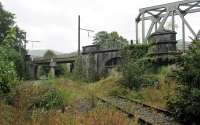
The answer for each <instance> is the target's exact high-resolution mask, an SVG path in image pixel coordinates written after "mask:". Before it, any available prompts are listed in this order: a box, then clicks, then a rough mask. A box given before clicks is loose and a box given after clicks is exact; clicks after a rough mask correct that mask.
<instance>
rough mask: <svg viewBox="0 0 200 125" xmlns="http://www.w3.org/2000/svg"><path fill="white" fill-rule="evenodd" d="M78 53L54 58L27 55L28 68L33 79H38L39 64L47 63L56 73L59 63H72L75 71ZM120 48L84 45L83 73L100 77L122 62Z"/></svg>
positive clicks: (72, 68)
mask: <svg viewBox="0 0 200 125" xmlns="http://www.w3.org/2000/svg"><path fill="white" fill-rule="evenodd" d="M77 58H78V55H73V56H65V57H61V56H59V55H58V56H56V57H54V58H31V57H30V56H28V57H27V70H28V71H29V74H30V77H31V79H37V72H38V66H40V65H47V66H49V68H50V71H51V72H52V74H53V75H55V67H56V65H57V64H63V63H64V64H67V63H68V64H70V72H73V70H74V68H75V67H76V65H75V64H76V61H77ZM120 58H121V56H120V49H107V50H105V49H101V48H100V47H99V46H97V45H90V46H85V47H83V51H82V53H81V56H80V59H81V60H80V62H81V66H82V69H83V73H84V74H85V77H87V79H91V80H94V79H99V78H100V77H102V76H103V75H105V74H106V73H107V72H109V71H110V69H111V68H113V66H115V65H117V64H119V62H120Z"/></svg>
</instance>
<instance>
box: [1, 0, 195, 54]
mask: <svg viewBox="0 0 200 125" xmlns="http://www.w3.org/2000/svg"><path fill="white" fill-rule="evenodd" d="M0 1H1V2H2V3H3V5H4V7H5V9H6V10H9V11H11V12H12V13H15V14H16V22H17V25H19V26H20V27H21V29H23V30H25V31H26V32H27V39H28V40H37V41H38V40H39V41H41V42H40V43H35V44H34V46H33V47H32V45H31V44H30V43H29V45H28V48H29V49H53V50H57V51H61V52H72V51H76V50H77V29H78V28H77V23H78V22H77V16H78V15H79V14H80V15H81V27H82V28H87V29H92V30H94V31H95V32H98V31H102V30H104V31H108V32H111V31H117V32H118V33H119V34H120V35H122V36H123V37H125V38H127V39H128V40H131V39H135V35H134V34H135V23H134V20H135V17H136V16H137V15H138V12H139V8H144V7H148V6H152V5H158V4H163V3H169V2H174V1H176V0H0ZM193 21H194V22H195V21H196V22H198V21H197V20H193ZM93 36H94V33H93V34H90V36H89V37H88V34H87V32H85V31H81V46H84V45H88V44H92V39H93Z"/></svg>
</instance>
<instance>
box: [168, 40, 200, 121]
mask: <svg viewBox="0 0 200 125" xmlns="http://www.w3.org/2000/svg"><path fill="white" fill-rule="evenodd" d="M199 57H200V42H199V41H194V42H193V43H192V46H191V47H190V49H189V50H188V52H187V53H186V54H184V55H183V56H182V61H181V62H179V63H178V68H179V69H178V70H177V72H176V75H177V80H178V81H179V83H180V84H182V85H183V88H179V89H178V90H179V93H178V94H177V95H176V96H175V97H171V98H170V99H169V101H168V106H169V109H170V110H171V111H172V112H173V113H174V115H175V117H176V118H177V119H178V120H180V121H184V122H186V123H187V124H192V123H194V124H200V120H199V118H200V108H199V107H200V89H199V87H200V84H199V83H200V65H199V64H200V58H199Z"/></svg>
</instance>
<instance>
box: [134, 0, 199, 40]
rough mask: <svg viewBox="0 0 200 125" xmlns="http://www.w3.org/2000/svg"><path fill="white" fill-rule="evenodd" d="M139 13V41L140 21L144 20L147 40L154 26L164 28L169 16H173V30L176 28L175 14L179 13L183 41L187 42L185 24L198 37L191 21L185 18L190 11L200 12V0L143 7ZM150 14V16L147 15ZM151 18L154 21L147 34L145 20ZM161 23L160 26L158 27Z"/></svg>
mask: <svg viewBox="0 0 200 125" xmlns="http://www.w3.org/2000/svg"><path fill="white" fill-rule="evenodd" d="M139 12H140V13H139V15H138V17H137V18H136V42H137V43H138V34H139V33H138V23H139V22H141V21H142V41H143V42H146V41H147V38H148V37H149V36H150V35H151V33H152V30H153V28H154V27H155V31H156V30H157V29H162V28H163V27H164V25H165V23H166V21H167V19H168V17H169V16H172V30H175V28H174V27H175V18H174V16H176V15H179V16H180V18H181V20H182V30H183V32H182V34H183V42H185V25H186V26H187V27H188V29H189V30H190V32H191V33H192V34H193V36H194V39H196V37H197V34H196V33H195V32H194V30H193V29H192V28H191V26H190V25H189V23H188V22H187V21H186V19H185V18H184V16H185V15H187V14H189V13H195V12H200V0H184V1H178V2H173V3H167V4H163V5H158V6H152V7H147V8H142V9H140V10H139ZM145 15H148V16H145ZM146 20H151V21H152V23H151V25H150V27H149V30H148V32H147V34H145V21H146ZM158 25H159V27H158Z"/></svg>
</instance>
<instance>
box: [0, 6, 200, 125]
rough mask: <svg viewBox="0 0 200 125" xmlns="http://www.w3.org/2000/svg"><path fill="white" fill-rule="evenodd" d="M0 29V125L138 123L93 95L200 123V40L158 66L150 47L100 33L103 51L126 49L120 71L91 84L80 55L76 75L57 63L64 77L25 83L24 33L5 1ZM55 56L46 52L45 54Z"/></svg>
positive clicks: (97, 39) (97, 41) (0, 12)
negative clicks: (121, 98) (150, 57)
mask: <svg viewBox="0 0 200 125" xmlns="http://www.w3.org/2000/svg"><path fill="white" fill-rule="evenodd" d="M0 27H1V29H0V125H43V124H47V125H64V124H70V125H80V124H86V125H90V124H98V125H107V124H108V125H130V124H136V123H135V122H132V121H131V122H130V121H129V120H128V118H127V117H126V116H124V115H123V114H122V113H120V112H118V111H117V110H116V109H112V108H111V107H106V106H105V105H103V104H102V103H100V102H98V101H97V100H96V99H95V98H94V96H100V97H107V96H116V95H122V96H125V97H128V98H131V99H135V100H138V101H140V102H143V103H146V104H150V105H153V106H157V107H162V108H166V109H167V108H168V109H169V110H171V111H172V112H173V114H174V116H175V118H176V119H177V120H180V121H183V122H186V123H187V124H196V125H197V124H200V120H199V117H200V110H199V107H200V84H199V83H200V65H199V64H200V58H199V57H200V42H199V41H194V42H193V44H192V46H191V47H190V49H189V51H187V52H186V53H184V54H182V55H181V56H180V59H179V60H175V61H176V62H177V63H176V64H173V63H174V62H173V61H172V62H171V64H164V65H159V64H157V63H154V61H149V60H148V57H147V55H148V54H147V53H148V47H149V46H148V45H127V44H128V41H127V40H126V39H124V38H123V37H121V36H119V35H118V33H117V32H111V33H107V32H105V31H102V32H99V33H97V34H96V36H95V37H94V41H95V42H94V44H96V45H99V46H100V47H101V48H103V49H111V48H122V47H123V49H122V51H121V54H122V57H123V59H122V64H121V65H120V66H119V69H117V71H116V70H115V69H113V71H112V72H111V74H109V75H108V77H105V78H102V79H101V80H99V81H97V82H88V81H89V80H88V79H86V77H85V74H83V72H82V70H83V66H82V65H81V64H82V63H81V61H82V60H81V58H80V57H78V59H77V61H76V64H75V65H76V68H75V71H74V73H73V74H70V73H69V70H68V67H67V66H66V65H58V67H57V75H58V76H60V74H61V75H63V76H64V78H62V77H60V78H58V79H55V78H51V79H48V80H41V81H35V82H31V81H28V82H26V81H22V80H24V79H26V78H28V76H26V72H25V70H24V69H25V67H24V66H25V58H24V57H25V55H26V50H25V48H24V45H23V43H24V42H25V33H24V32H23V31H21V30H20V29H19V28H18V27H17V26H16V25H15V22H14V15H13V14H11V13H10V12H8V11H6V10H4V9H3V7H2V5H1V4H0ZM55 56H56V55H55V54H54V53H53V52H51V51H48V52H47V53H46V54H45V56H44V57H46V58H52V57H55ZM170 58H171V57H169V56H167V58H166V59H170ZM171 60H174V58H171ZM155 61H156V60H155ZM91 71H92V69H91ZM48 73H49V67H45V66H43V67H40V73H39V74H40V76H42V75H45V74H48ZM92 75H94V74H92ZM49 76H50V75H49ZM20 80H21V81H20ZM85 81H87V83H85ZM92 81H94V80H93V79H92Z"/></svg>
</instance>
